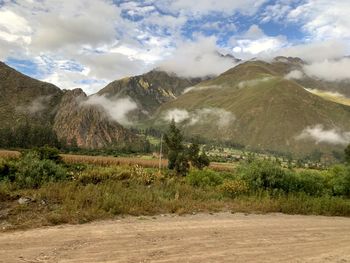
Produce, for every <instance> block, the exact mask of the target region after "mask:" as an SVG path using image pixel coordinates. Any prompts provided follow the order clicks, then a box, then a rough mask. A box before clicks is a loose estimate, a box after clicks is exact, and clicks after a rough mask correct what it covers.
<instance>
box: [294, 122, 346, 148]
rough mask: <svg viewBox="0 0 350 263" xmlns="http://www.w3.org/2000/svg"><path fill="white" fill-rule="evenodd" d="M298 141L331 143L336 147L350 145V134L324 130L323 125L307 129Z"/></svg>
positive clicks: (298, 137) (299, 136)
mask: <svg viewBox="0 0 350 263" xmlns="http://www.w3.org/2000/svg"><path fill="white" fill-rule="evenodd" d="M296 139H297V140H313V141H315V143H316V144H319V143H329V144H334V145H347V144H349V143H350V132H342V131H340V130H337V129H330V130H326V129H324V127H323V125H320V124H319V125H315V126H314V127H307V128H306V129H304V130H303V131H302V132H301V134H299V135H298V136H297V137H296Z"/></svg>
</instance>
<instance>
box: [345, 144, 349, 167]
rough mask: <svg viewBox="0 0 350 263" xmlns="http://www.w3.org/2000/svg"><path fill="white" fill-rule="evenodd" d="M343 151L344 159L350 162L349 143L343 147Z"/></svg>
mask: <svg viewBox="0 0 350 263" xmlns="http://www.w3.org/2000/svg"><path fill="white" fill-rule="evenodd" d="M344 153H345V161H346V162H347V163H348V164H350V144H349V145H348V147H346V148H345V150H344Z"/></svg>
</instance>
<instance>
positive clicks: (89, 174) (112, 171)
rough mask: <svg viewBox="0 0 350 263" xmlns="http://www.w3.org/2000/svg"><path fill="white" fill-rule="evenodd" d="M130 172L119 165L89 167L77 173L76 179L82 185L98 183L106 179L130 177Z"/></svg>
mask: <svg viewBox="0 0 350 263" xmlns="http://www.w3.org/2000/svg"><path fill="white" fill-rule="evenodd" d="M131 176H132V173H131V171H130V170H128V169H125V168H124V167H120V166H110V167H95V166H94V167H91V168H89V169H85V170H84V171H82V172H81V173H78V174H77V177H76V180H77V181H78V182H80V183H82V184H84V185H87V184H99V183H101V182H104V181H106V180H125V179H130V178H131Z"/></svg>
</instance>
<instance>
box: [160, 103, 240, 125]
mask: <svg viewBox="0 0 350 263" xmlns="http://www.w3.org/2000/svg"><path fill="white" fill-rule="evenodd" d="M163 119H164V120H166V121H171V120H174V121H175V122H176V123H183V122H186V125H187V126H193V125H197V124H204V123H208V122H214V123H216V125H217V126H218V127H219V128H226V127H227V126H229V125H230V124H231V123H232V122H234V121H235V119H236V118H235V116H234V115H233V114H232V113H231V112H229V111H226V110H224V109H221V108H202V109H197V110H195V111H193V112H189V111H187V110H185V109H171V110H168V111H167V112H165V114H164V115H163Z"/></svg>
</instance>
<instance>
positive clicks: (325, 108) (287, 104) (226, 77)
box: [154, 61, 350, 155]
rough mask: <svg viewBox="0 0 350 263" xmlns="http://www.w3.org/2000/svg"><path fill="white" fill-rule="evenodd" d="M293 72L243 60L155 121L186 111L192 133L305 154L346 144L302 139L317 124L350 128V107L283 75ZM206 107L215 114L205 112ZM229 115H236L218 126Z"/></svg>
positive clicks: (171, 105)
mask: <svg viewBox="0 0 350 263" xmlns="http://www.w3.org/2000/svg"><path fill="white" fill-rule="evenodd" d="M298 63H299V62H298V61H297V62H296V63H295V65H294V67H297V66H298ZM289 70H290V69H289V68H287V67H285V68H282V67H281V66H278V64H276V63H267V62H262V61H249V62H246V63H243V64H241V65H239V66H237V67H235V68H233V69H230V70H228V71H227V72H225V73H223V74H222V75H220V76H218V77H217V78H215V79H212V80H209V81H206V82H203V83H200V84H198V85H197V86H196V87H195V88H193V89H191V90H190V91H188V92H187V93H185V94H183V95H181V96H180V97H178V98H177V99H176V100H175V101H172V102H169V103H166V104H164V105H163V106H161V108H160V110H159V111H158V112H157V114H156V117H155V120H154V123H155V124H156V125H160V126H162V125H165V121H164V120H165V119H169V118H170V117H171V115H172V114H173V115H174V113H177V114H179V113H181V114H182V119H181V118H180V119H181V120H182V122H181V123H182V124H183V127H184V129H185V131H186V133H187V134H191V135H193V134H198V135H200V136H202V137H205V138H208V139H217V140H229V141H232V142H235V143H239V144H242V145H245V146H246V147H247V148H249V149H258V150H268V151H276V152H288V153H289V152H290V153H295V154H302V155H305V154H309V153H311V152H312V151H314V150H321V151H324V152H330V151H332V150H337V149H338V150H339V149H341V148H342V147H343V145H332V144H329V143H319V144H316V143H315V141H314V140H311V139H309V140H307V139H305V140H304V139H303V140H301V139H297V137H298V135H300V134H301V133H302V132H303V130H304V129H306V128H307V127H314V126H316V125H323V127H324V129H325V130H329V129H336V130H339V131H343V132H346V131H350V107H348V106H345V105H340V104H337V103H334V102H331V101H327V100H324V99H323V98H321V97H319V96H316V95H314V94H311V93H310V92H307V91H306V90H305V89H304V88H303V87H302V86H301V85H299V84H298V83H297V82H295V81H290V80H286V79H284V77H283V76H284V75H285V73H286V72H288V71H289ZM205 109H206V112H208V111H209V109H212V110H215V111H216V114H204V115H203V114H201V112H203V110H205ZM176 110H177V112H176ZM225 114H226V116H229V115H228V114H232V115H234V116H235V119H234V118H231V119H230V121H229V122H227V123H226V125H219V122H218V120H220V119H221V116H223V115H225ZM175 115H176V114H175ZM184 116H185V117H186V116H187V118H184ZM198 118H201V120H200V121H198ZM193 119H194V120H195V122H194V123H195V125H192V124H193ZM191 122H192V124H191Z"/></svg>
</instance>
